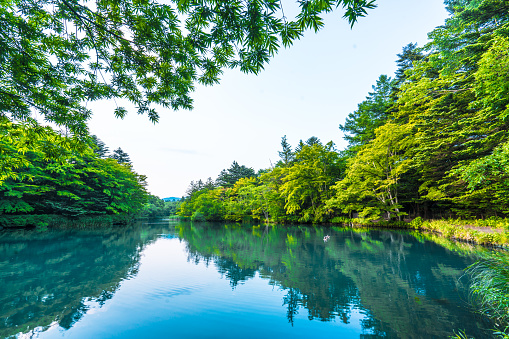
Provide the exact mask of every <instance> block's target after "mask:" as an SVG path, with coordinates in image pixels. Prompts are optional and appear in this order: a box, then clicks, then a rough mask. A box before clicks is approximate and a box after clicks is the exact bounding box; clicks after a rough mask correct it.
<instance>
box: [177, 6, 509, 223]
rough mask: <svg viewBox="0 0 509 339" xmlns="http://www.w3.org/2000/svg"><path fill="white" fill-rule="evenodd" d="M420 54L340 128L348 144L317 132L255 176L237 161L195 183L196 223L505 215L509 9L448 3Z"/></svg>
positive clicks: (406, 57) (190, 199)
mask: <svg viewBox="0 0 509 339" xmlns="http://www.w3.org/2000/svg"><path fill="white" fill-rule="evenodd" d="M445 4H446V6H447V10H448V11H449V13H450V16H449V18H448V19H447V20H446V22H445V23H444V25H443V26H440V27H437V28H436V29H434V30H433V31H432V32H430V33H429V35H428V36H429V42H428V44H427V45H426V46H424V47H418V46H417V45H416V44H409V45H407V46H405V47H404V48H403V50H402V52H401V53H400V54H398V55H397V65H398V69H397V71H396V73H395V75H394V77H389V76H386V75H381V76H380V77H379V79H377V80H376V84H375V85H374V86H373V90H372V92H370V93H368V95H367V97H366V99H365V100H364V101H363V102H361V103H360V104H359V105H358V108H357V110H355V111H354V112H352V113H350V114H349V115H348V117H347V119H346V121H345V122H344V123H343V124H341V125H340V126H339V128H340V130H341V131H343V132H344V133H345V139H346V140H347V141H348V142H349V145H348V147H347V148H346V149H345V150H343V151H338V150H337V149H336V148H335V145H334V144H333V143H332V142H328V143H324V142H322V141H320V140H318V139H317V138H316V137H311V138H309V139H308V140H306V141H300V142H299V144H298V145H296V147H292V145H290V144H289V143H288V142H287V140H286V137H283V138H282V142H281V150H280V152H279V155H280V160H279V161H278V162H277V163H276V164H274V165H273V166H271V167H270V168H268V169H264V170H260V171H258V173H255V171H254V170H253V169H251V168H248V167H246V166H241V165H239V164H238V163H237V162H233V164H232V165H231V167H230V168H229V169H225V170H224V171H222V172H221V173H220V174H219V176H218V177H217V179H216V180H215V181H214V180H212V179H211V178H209V179H208V180H207V181H205V182H203V181H202V180H199V181H198V182H192V183H191V185H190V187H189V190H188V192H187V197H186V199H185V200H184V202H183V203H182V204H181V205H180V209H179V212H178V214H179V215H180V216H182V217H188V218H191V219H192V220H230V221H243V220H244V221H250V220H260V221H261V220H265V221H272V222H313V223H323V222H341V221H344V220H346V219H348V218H357V219H358V220H365V221H373V220H379V219H381V218H384V219H386V220H402V219H405V218H415V217H422V218H427V219H430V218H450V217H456V218H490V217H493V218H497V217H505V216H507V214H508V213H509V203H508V200H507V196H509V141H508V137H509V128H508V127H509V119H508V116H509V2H507V1H502V0H482V1H481V0H479V1H466V0H465V1H463V0H448V1H445Z"/></svg>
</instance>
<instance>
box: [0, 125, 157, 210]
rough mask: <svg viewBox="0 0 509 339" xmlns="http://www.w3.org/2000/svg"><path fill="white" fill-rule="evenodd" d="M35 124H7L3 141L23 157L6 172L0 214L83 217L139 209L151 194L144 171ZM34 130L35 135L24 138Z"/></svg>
mask: <svg viewBox="0 0 509 339" xmlns="http://www.w3.org/2000/svg"><path fill="white" fill-rule="evenodd" d="M33 128H34V129H35V131H33V130H32V128H30V127H29V126H26V125H16V124H11V123H6V124H5V125H3V130H2V131H3V138H2V140H1V141H0V142H1V144H0V145H2V148H3V149H4V150H6V153H8V152H10V154H8V155H7V156H8V157H11V158H13V157H14V158H16V157H17V158H18V159H21V160H22V162H23V163H22V166H21V165H20V166H18V167H13V168H11V169H10V173H9V174H8V175H6V176H5V177H4V181H3V183H2V185H1V186H0V214H6V215H20V214H21V215H26V214H28V213H30V214H41V215H42V214H56V215H65V216H69V217H78V216H83V215H89V214H126V215H134V214H136V213H138V212H139V211H140V210H141V208H142V207H143V204H144V202H145V200H146V198H147V193H146V191H145V185H146V184H145V177H144V176H142V175H139V174H137V173H135V172H134V171H133V170H132V168H131V167H130V165H128V164H120V163H118V162H117V161H115V160H113V159H108V158H105V159H103V158H99V157H98V156H97V154H96V153H94V149H93V148H84V149H82V151H81V152H77V151H71V150H70V149H71V148H72V147H68V145H69V143H71V142H72V140H68V139H67V138H65V137H63V136H61V135H59V134H58V133H56V132H54V131H53V130H51V129H50V128H42V129H41V128H40V127H37V126H36V127H33ZM33 135H35V136H36V137H35V138H33V139H32V138H31V139H29V140H25V138H26V137H27V136H33ZM10 141H12V143H9V142H10ZM13 145H14V146H13ZM9 146H11V147H10V148H8V147H9ZM4 154H5V153H4ZM55 155H57V156H55Z"/></svg>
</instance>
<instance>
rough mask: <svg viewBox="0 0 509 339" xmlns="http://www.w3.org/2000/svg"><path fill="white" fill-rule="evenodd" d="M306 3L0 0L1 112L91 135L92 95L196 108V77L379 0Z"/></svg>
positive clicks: (215, 73) (206, 79) (120, 112)
mask: <svg viewBox="0 0 509 339" xmlns="http://www.w3.org/2000/svg"><path fill="white" fill-rule="evenodd" d="M298 6H299V7H300V11H299V13H298V14H297V16H296V17H295V18H287V17H286V16H285V14H284V8H283V7H282V3H281V2H280V1H277V0H249V1H239V0H229V1H220V2H217V1H209V0H205V1H195V0H184V1H167V2H158V1H153V0H142V1H138V0H136V1H133V0H121V1H111V0H95V1H90V2H85V1H75V0H51V1H50V0H5V1H2V2H1V3H0V22H2V24H1V25H0V115H2V116H6V117H9V119H10V120H11V121H15V120H17V121H23V120H27V119H30V118H31V117H32V118H33V116H34V113H36V114H40V115H42V117H43V119H44V120H46V121H49V122H52V123H55V124H56V125H59V126H63V127H65V128H66V129H67V130H68V131H69V132H70V133H71V134H73V135H77V136H84V135H86V133H87V125H86V121H87V119H88V118H89V117H90V116H91V114H92V112H91V111H90V109H88V108H87V107H86V102H87V101H94V100H100V99H115V98H123V99H127V100H129V101H130V102H131V103H133V104H134V105H135V106H136V107H137V110H138V113H139V114H147V115H148V117H149V119H150V120H151V121H153V122H157V121H158V118H159V116H158V113H157V112H156V110H155V108H154V105H160V106H163V107H169V108H171V109H174V110H177V109H190V108H191V107H192V102H193V100H192V98H191V96H190V92H192V91H193V89H194V86H195V84H196V83H199V84H204V85H211V84H215V83H217V82H218V81H219V78H220V76H221V74H222V72H223V70H224V69H225V68H239V69H240V70H241V71H242V72H252V73H258V72H260V71H261V70H262V69H263V68H264V66H265V65H266V64H267V63H268V62H269V60H270V58H271V57H272V56H273V55H274V54H276V53H277V51H278V49H279V48H280V47H281V46H285V47H287V46H290V45H291V44H292V43H293V42H294V41H295V40H296V39H299V38H300V37H301V36H302V34H303V32H304V31H305V30H307V29H312V30H314V31H318V30H319V29H320V28H321V27H322V26H323V20H322V15H323V14H324V13H327V12H331V11H332V10H334V9H335V8H337V7H341V8H343V10H344V17H345V18H346V19H347V20H348V21H349V22H350V23H351V24H352V25H353V24H354V23H355V22H356V21H357V19H358V18H359V17H362V16H364V15H366V13H367V10H368V9H372V8H374V7H375V0H325V1H314V0H303V1H298ZM126 113H127V111H126V109H125V107H122V106H117V107H116V109H115V112H114V114H115V115H116V116H117V117H123V116H125V114H126Z"/></svg>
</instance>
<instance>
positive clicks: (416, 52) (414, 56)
mask: <svg viewBox="0 0 509 339" xmlns="http://www.w3.org/2000/svg"><path fill="white" fill-rule="evenodd" d="M397 56H398V59H397V60H396V65H397V66H398V69H397V70H396V73H395V74H396V77H395V79H394V86H397V87H399V86H401V85H402V83H403V82H405V80H406V79H407V75H405V72H406V71H408V70H410V69H412V68H413V67H414V65H415V63H416V62H417V61H419V60H422V59H423V58H424V54H423V53H422V51H421V50H420V49H419V48H417V44H416V43H415V44H413V43H410V44H408V45H406V46H405V47H403V51H402V52H401V53H400V54H398V55H397Z"/></svg>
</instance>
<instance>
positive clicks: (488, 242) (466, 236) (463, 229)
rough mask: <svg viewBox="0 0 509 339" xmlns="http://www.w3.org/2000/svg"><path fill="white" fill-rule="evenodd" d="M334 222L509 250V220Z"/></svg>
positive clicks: (335, 223)
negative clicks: (394, 229)
mask: <svg viewBox="0 0 509 339" xmlns="http://www.w3.org/2000/svg"><path fill="white" fill-rule="evenodd" d="M334 221H335V220H333V223H332V224H333V225H342V226H352V227H359V226H363V227H376V228H379V227H383V228H397V229H408V230H417V231H425V232H432V233H435V234H438V235H440V236H442V237H444V238H448V239H452V240H459V241H465V242H468V243H476V244H480V245H484V246H495V247H509V220H508V219H506V218H489V219H474V220H462V219H439V220H424V219H422V218H420V217H418V218H415V219H413V220H411V221H368V220H364V219H346V218H342V219H341V220H337V219H336V221H337V222H334Z"/></svg>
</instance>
